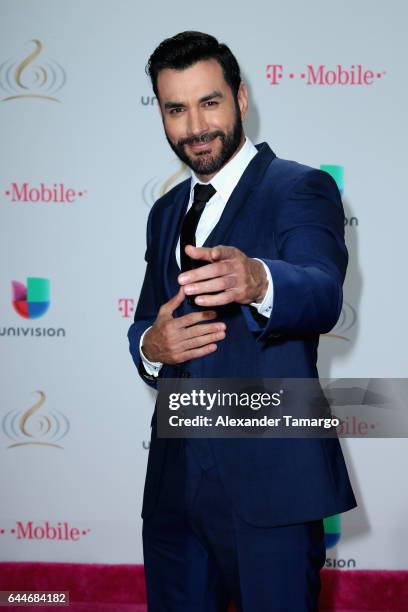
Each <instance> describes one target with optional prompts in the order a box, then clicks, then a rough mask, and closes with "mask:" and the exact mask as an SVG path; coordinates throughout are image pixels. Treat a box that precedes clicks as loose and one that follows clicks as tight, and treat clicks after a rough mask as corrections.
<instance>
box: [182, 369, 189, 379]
mask: <svg viewBox="0 0 408 612" xmlns="http://www.w3.org/2000/svg"><path fill="white" fill-rule="evenodd" d="M180 378H191V372H187V371H186V370H184V371H183V372H182V373H181V374H180Z"/></svg>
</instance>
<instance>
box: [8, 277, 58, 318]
mask: <svg viewBox="0 0 408 612" xmlns="http://www.w3.org/2000/svg"><path fill="white" fill-rule="evenodd" d="M11 286H12V292H13V302H12V303H13V307H14V310H15V311H16V312H17V313H18V314H19V315H20V317H23V318H24V319H38V318H39V317H42V316H43V314H45V313H46V312H47V310H48V308H49V306H50V281H49V280H48V278H31V277H30V278H27V286H26V285H24V284H23V283H20V282H19V281H12V283H11Z"/></svg>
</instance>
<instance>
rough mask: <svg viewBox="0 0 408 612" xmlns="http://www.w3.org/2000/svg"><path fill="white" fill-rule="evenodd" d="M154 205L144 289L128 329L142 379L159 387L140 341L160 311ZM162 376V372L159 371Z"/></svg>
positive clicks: (148, 225) (149, 232)
mask: <svg viewBox="0 0 408 612" xmlns="http://www.w3.org/2000/svg"><path fill="white" fill-rule="evenodd" d="M154 208H155V207H154V206H153V208H152V209H151V211H150V213H149V217H148V220H147V230H146V243H147V248H146V253H145V261H146V263H147V265H146V271H145V276H144V280H143V285H142V290H141V293H140V297H139V300H138V303H137V306H136V312H135V317H134V322H133V323H132V325H131V326H130V329H129V331H128V339H129V350H130V354H131V355H132V359H133V361H134V363H135V365H136V368H137V370H138V372H139V375H140V376H141V378H142V380H144V382H146V383H147V384H148V385H150V386H151V387H153V388H154V389H156V388H157V378H158V377H155V376H152V375H150V374H148V372H146V370H145V368H144V366H143V362H142V359H141V357H140V352H139V342H140V337H141V335H142V334H143V332H144V331H145V330H146V329H147V328H148V327H150V325H152V324H153V323H154V321H155V320H156V317H157V313H158V311H159V308H160V305H159V304H158V303H157V299H156V294H155V290H154V285H155V282H154V278H153V273H152V263H151V249H152V217H153V210H154ZM159 376H160V373H159Z"/></svg>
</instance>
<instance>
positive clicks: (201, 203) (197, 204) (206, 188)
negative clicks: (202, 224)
mask: <svg viewBox="0 0 408 612" xmlns="http://www.w3.org/2000/svg"><path fill="white" fill-rule="evenodd" d="M214 193H216V190H215V189H214V187H213V186H212V185H211V183H208V184H206V185H202V184H200V183H197V184H196V186H195V187H194V201H193V204H192V206H191V208H190V209H189V211H188V212H187V214H186V216H185V217H184V221H183V225H182V228H181V232H180V263H181V271H182V272H184V271H185V270H191V269H192V268H195V267H197V266H199V265H200V262H199V260H197V259H191V258H190V257H189V256H188V255H186V253H185V251H184V249H185V247H186V245H187V244H192V245H193V246H195V245H196V242H195V234H196V229H197V225H198V222H199V220H200V217H201V215H202V212H203V210H204V208H205V205H206V204H207V202H208V200H209V199H210V198H212V196H213V195H214Z"/></svg>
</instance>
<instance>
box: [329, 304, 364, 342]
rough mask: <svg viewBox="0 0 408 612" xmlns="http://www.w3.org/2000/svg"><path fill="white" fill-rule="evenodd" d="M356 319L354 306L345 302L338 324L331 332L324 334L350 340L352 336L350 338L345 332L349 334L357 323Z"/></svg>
mask: <svg viewBox="0 0 408 612" xmlns="http://www.w3.org/2000/svg"><path fill="white" fill-rule="evenodd" d="M356 320H357V313H356V311H355V309H354V308H353V306H352V305H351V304H349V303H348V302H343V308H342V310H341V314H340V317H339V320H338V321H337V323H336V325H335V326H334V327H333V329H332V330H331V332H330V333H328V334H323V335H324V336H328V337H330V338H336V339H337V340H347V341H348V342H349V341H350V338H348V337H347V336H346V335H345V334H347V332H349V331H350V329H351V328H352V327H353V326H354V325H355V323H356Z"/></svg>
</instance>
